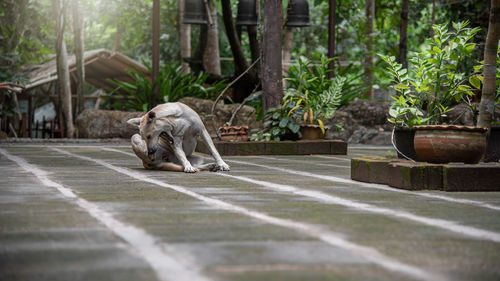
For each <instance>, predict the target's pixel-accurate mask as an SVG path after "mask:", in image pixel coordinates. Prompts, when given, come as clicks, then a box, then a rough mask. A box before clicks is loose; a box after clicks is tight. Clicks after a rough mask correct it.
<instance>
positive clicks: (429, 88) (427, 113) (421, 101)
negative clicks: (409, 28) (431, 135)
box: [379, 21, 479, 128]
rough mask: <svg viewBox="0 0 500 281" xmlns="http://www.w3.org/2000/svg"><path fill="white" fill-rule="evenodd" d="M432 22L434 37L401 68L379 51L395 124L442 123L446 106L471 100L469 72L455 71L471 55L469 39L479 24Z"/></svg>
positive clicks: (447, 107) (403, 125)
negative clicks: (391, 90)
mask: <svg viewBox="0 0 500 281" xmlns="http://www.w3.org/2000/svg"><path fill="white" fill-rule="evenodd" d="M452 26H453V29H454V30H450V29H449V28H448V25H447V24H438V25H434V26H433V30H434V37H433V38H432V39H431V40H430V41H428V42H427V44H426V45H425V46H424V47H423V48H422V50H421V52H417V53H414V54H412V55H411V58H410V59H409V68H408V69H404V68H402V66H401V64H399V63H397V62H396V59H395V58H394V57H392V56H384V55H379V56H380V57H381V58H382V59H383V60H384V61H385V62H386V63H387V64H388V65H389V67H388V70H389V72H390V74H391V76H392V78H393V79H394V84H395V85H394V86H393V88H394V89H395V90H396V91H397V92H398V94H396V95H393V96H392V99H393V102H392V105H391V108H390V110H389V115H390V116H391V117H390V118H389V121H390V122H392V123H394V124H395V125H397V126H402V127H409V128H411V127H413V126H414V125H423V124H427V125H435V124H442V123H443V119H444V117H446V113H447V112H448V111H450V109H451V108H450V107H451V106H452V105H454V104H457V103H463V102H466V103H468V104H470V103H471V97H472V96H473V95H474V93H473V88H472V87H471V86H470V85H468V83H467V82H469V79H468V77H469V75H467V74H466V73H462V72H459V70H458V67H459V65H460V63H461V62H462V61H463V60H464V59H466V58H468V57H470V56H471V54H472V52H473V51H474V48H475V47H476V44H475V43H471V42H469V41H471V40H472V39H473V38H474V36H475V34H476V33H477V32H478V31H479V28H468V27H467V26H468V22H467V21H465V22H457V23H452Z"/></svg>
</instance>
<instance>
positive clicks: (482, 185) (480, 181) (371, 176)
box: [351, 157, 500, 191]
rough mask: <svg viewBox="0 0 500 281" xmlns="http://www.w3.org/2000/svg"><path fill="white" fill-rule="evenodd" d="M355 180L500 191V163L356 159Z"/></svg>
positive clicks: (410, 187) (412, 187)
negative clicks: (441, 162)
mask: <svg viewBox="0 0 500 281" xmlns="http://www.w3.org/2000/svg"><path fill="white" fill-rule="evenodd" d="M351 179H353V180H357V181H363V182H369V183H379V184H387V185H389V186H392V187H396V188H400V189H407V190H422V189H431V190H443V191H500V184H499V183H500V163H481V164H458V163H453V164H430V163H425V162H411V161H408V160H401V159H394V158H391V159H388V158H381V157H363V158H353V159H352V160H351Z"/></svg>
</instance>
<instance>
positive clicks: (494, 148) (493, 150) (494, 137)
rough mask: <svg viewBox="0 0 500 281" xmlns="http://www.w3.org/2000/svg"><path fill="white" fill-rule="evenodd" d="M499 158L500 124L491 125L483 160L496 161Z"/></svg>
mask: <svg viewBox="0 0 500 281" xmlns="http://www.w3.org/2000/svg"><path fill="white" fill-rule="evenodd" d="M499 160H500V126H492V127H491V128H490V135H489V137H488V145H487V146H486V153H484V162H498V161H499Z"/></svg>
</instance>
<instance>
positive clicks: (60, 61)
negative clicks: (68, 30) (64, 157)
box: [52, 0, 75, 138]
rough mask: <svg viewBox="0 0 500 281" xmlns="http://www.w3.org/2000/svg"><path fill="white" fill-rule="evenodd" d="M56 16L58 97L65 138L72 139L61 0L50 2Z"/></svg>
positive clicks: (64, 8) (63, 11)
mask: <svg viewBox="0 0 500 281" xmlns="http://www.w3.org/2000/svg"><path fill="white" fill-rule="evenodd" d="M52 5H53V7H54V12H55V16H56V36H57V39H56V63H57V77H58V81H59V96H60V101H61V103H62V113H63V119H64V131H65V136H66V137H67V138H73V135H74V132H75V127H74V125H73V113H72V105H71V84H70V78H69V69H68V54H67V52H66V44H65V43H64V27H65V25H66V24H65V19H64V15H65V11H66V5H65V4H64V3H61V0H52Z"/></svg>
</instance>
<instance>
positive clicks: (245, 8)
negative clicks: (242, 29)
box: [236, 0, 257, 25]
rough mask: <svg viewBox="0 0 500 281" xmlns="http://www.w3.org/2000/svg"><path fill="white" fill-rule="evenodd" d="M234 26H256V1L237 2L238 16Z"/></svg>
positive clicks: (243, 0)
mask: <svg viewBox="0 0 500 281" xmlns="http://www.w3.org/2000/svg"><path fill="white" fill-rule="evenodd" d="M236 25H257V1H256V0H240V1H238V15H237V16H236Z"/></svg>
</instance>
